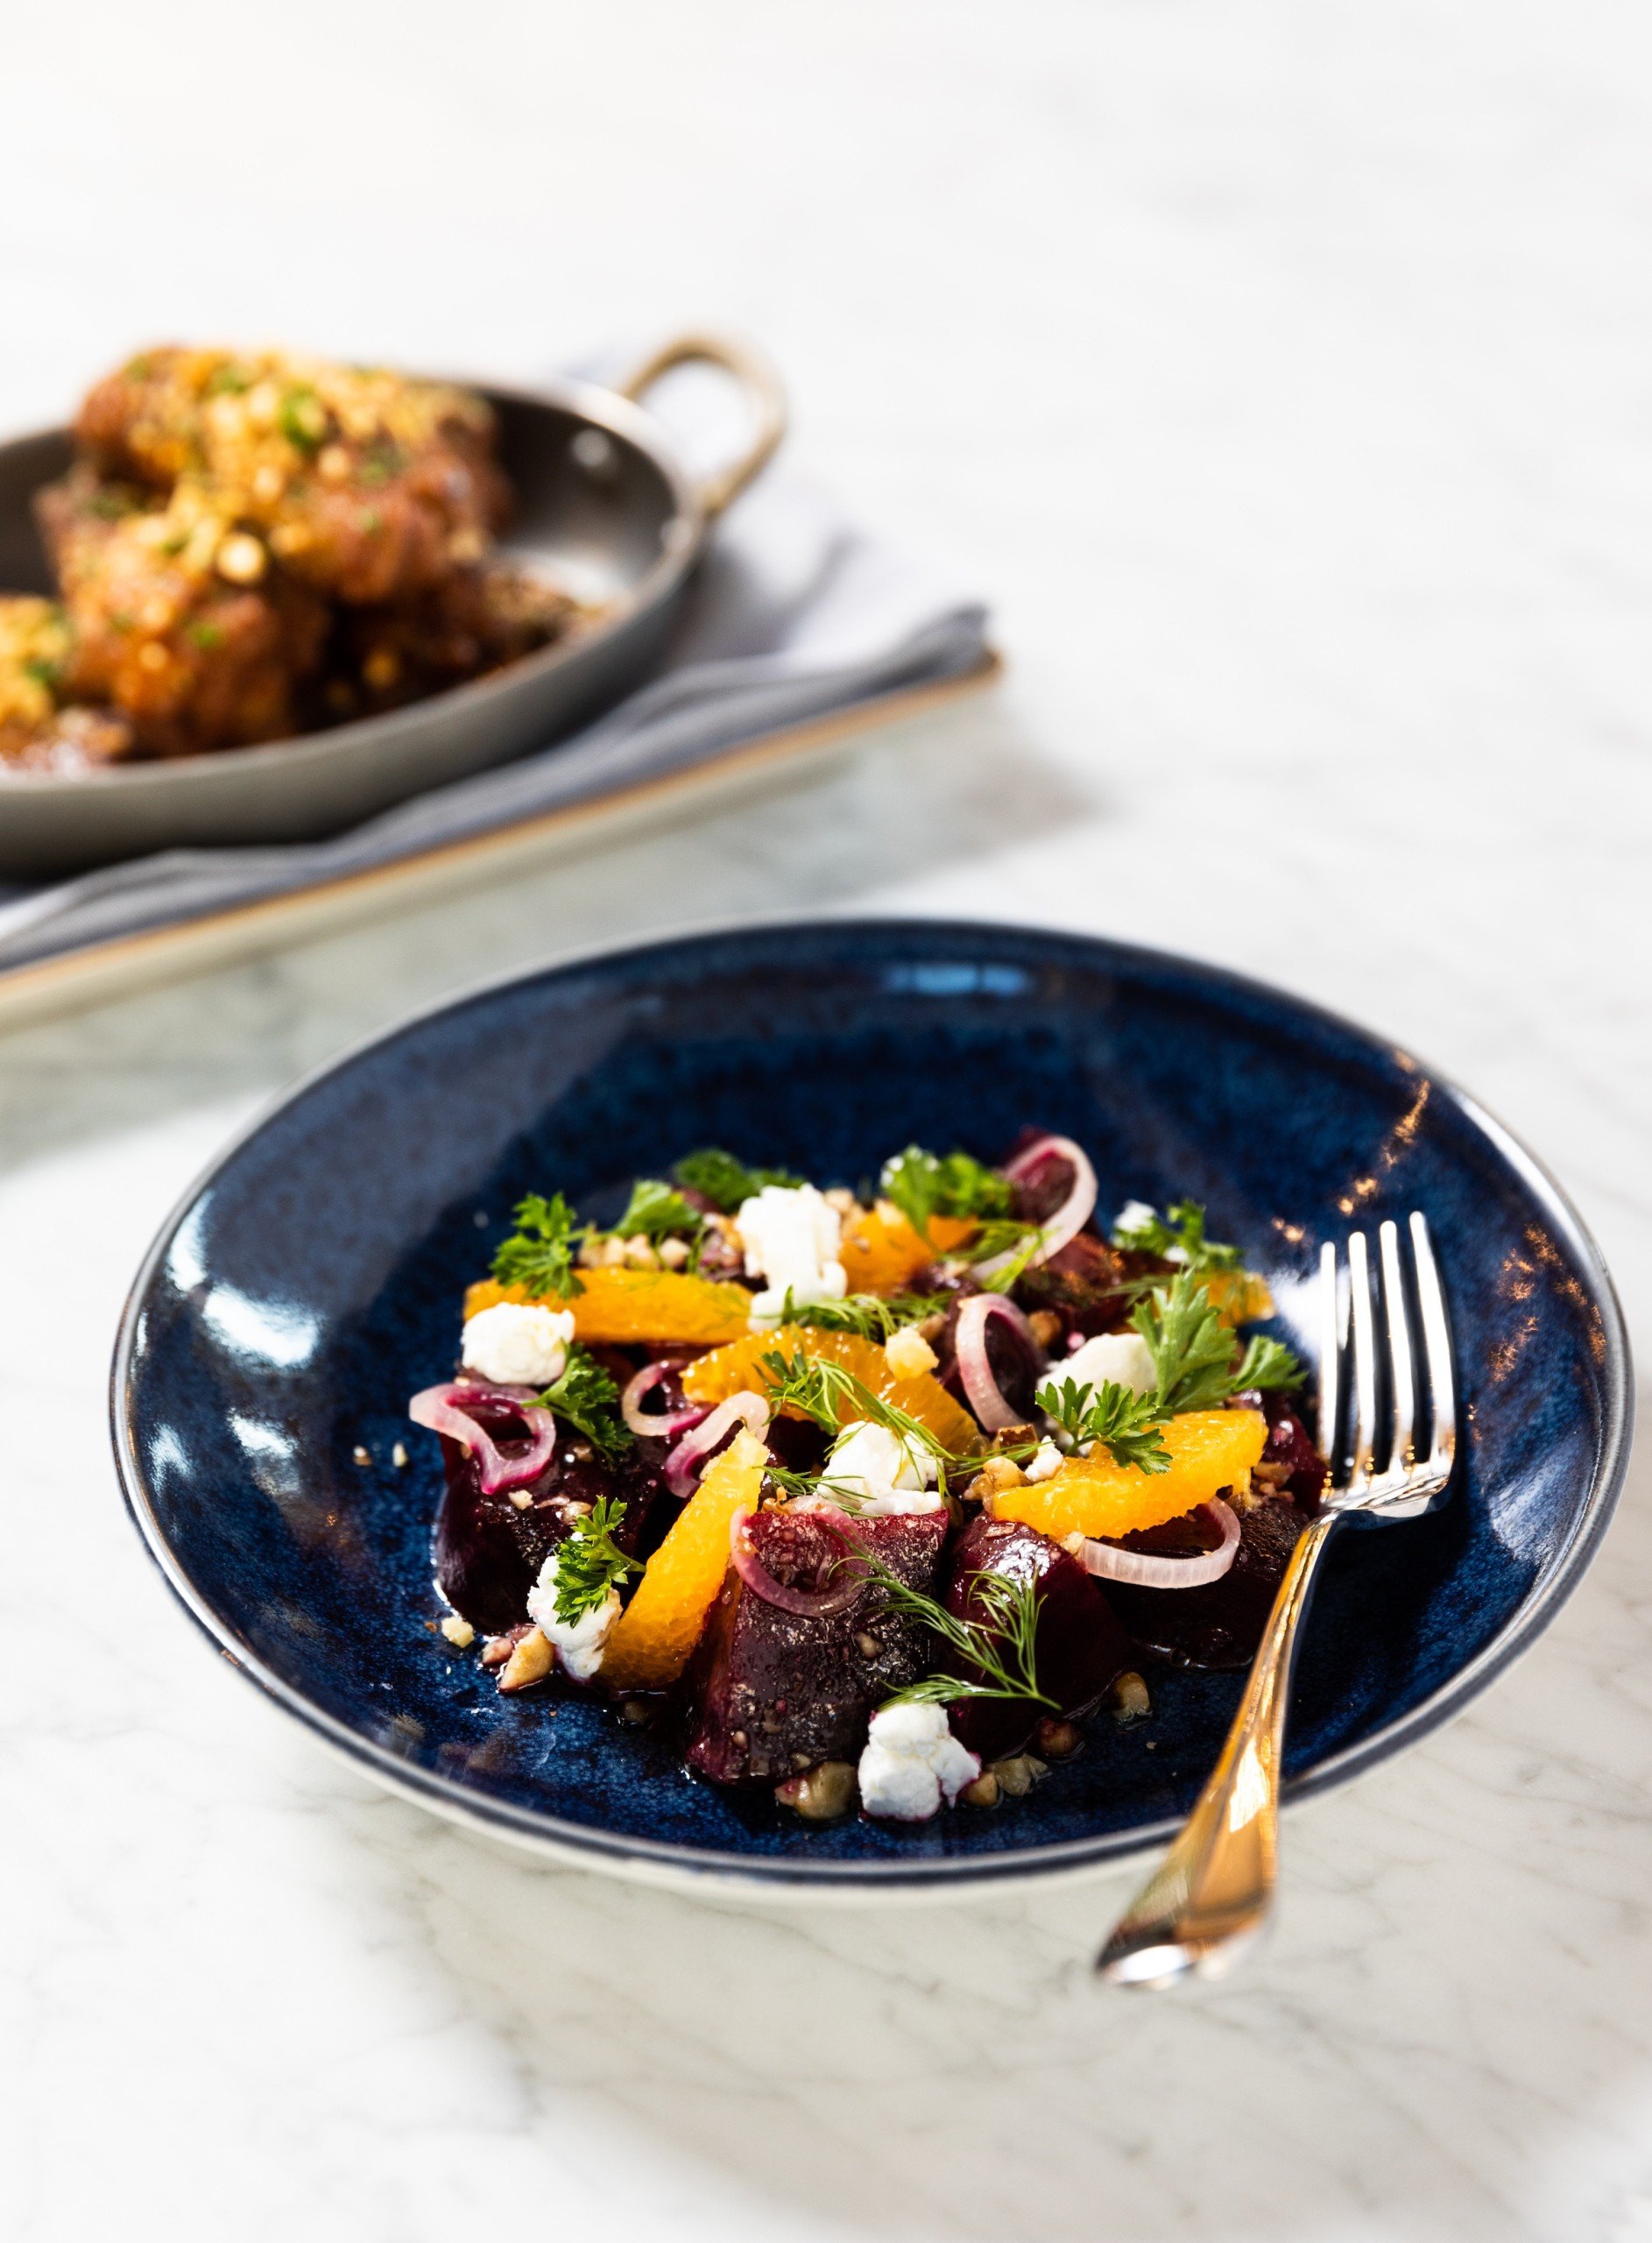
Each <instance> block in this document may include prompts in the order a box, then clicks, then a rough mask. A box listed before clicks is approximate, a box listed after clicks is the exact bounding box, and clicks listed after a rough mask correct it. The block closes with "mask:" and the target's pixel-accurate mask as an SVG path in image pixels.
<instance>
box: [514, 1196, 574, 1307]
mask: <svg viewBox="0 0 1652 2243" xmlns="http://www.w3.org/2000/svg"><path fill="white" fill-rule="evenodd" d="M515 1220H516V1230H515V1233H514V1235H512V1237H510V1238H507V1239H506V1240H505V1242H504V1244H503V1245H502V1246H501V1247H500V1248H499V1250H498V1253H497V1254H496V1255H495V1256H494V1257H493V1274H494V1276H495V1277H497V1278H498V1281H499V1283H500V1284H502V1285H521V1286H522V1287H524V1288H525V1290H526V1291H528V1292H530V1293H535V1294H540V1293H554V1294H555V1295H556V1296H557V1298H559V1299H561V1300H569V1299H571V1298H573V1296H574V1295H575V1293H582V1292H583V1291H584V1290H585V1286H584V1283H583V1281H582V1278H581V1277H579V1275H578V1273H577V1272H576V1271H575V1268H574V1255H575V1251H576V1249H577V1247H578V1243H579V1242H580V1240H581V1239H582V1238H584V1237H586V1236H587V1235H589V1225H581V1224H579V1223H577V1222H576V1221H575V1215H574V1211H573V1209H572V1208H571V1207H570V1206H568V1202H567V1200H566V1199H563V1197H562V1195H561V1192H558V1193H557V1194H556V1196H555V1198H554V1199H541V1198H540V1194H539V1193H538V1192H529V1193H528V1195H527V1197H526V1199H523V1200H521V1201H519V1203H518V1206H517V1210H516V1218H515Z"/></svg>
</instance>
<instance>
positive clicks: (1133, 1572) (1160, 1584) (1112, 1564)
mask: <svg viewBox="0 0 1652 2243" xmlns="http://www.w3.org/2000/svg"><path fill="white" fill-rule="evenodd" d="M1196 1508H1197V1510H1199V1511H1203V1512H1204V1514H1205V1516H1206V1517H1207V1518H1209V1519H1210V1521H1211V1525H1213V1526H1216V1527H1218V1528H1219V1529H1220V1531H1221V1536H1222V1539H1221V1540H1220V1541H1219V1542H1218V1544H1217V1546H1216V1547H1215V1548H1214V1549H1213V1550H1201V1551H1200V1552H1199V1553H1198V1554H1197V1557H1192V1558H1166V1557H1161V1556H1158V1555H1156V1554H1154V1553H1151V1552H1149V1551H1147V1550H1119V1549H1116V1548H1115V1547H1114V1546H1113V1545H1112V1543H1111V1542H1091V1541H1087V1542H1086V1543H1085V1544H1084V1548H1083V1550H1082V1551H1081V1552H1080V1553H1079V1557H1080V1560H1081V1561H1082V1563H1083V1565H1084V1571H1085V1572H1086V1573H1087V1574H1098V1575H1099V1577H1100V1578H1101V1579H1102V1580H1103V1581H1128V1582H1129V1583H1130V1584H1131V1585H1132V1586H1133V1588H1203V1587H1204V1584H1205V1582H1206V1581H1220V1580H1221V1578H1222V1576H1223V1574H1225V1573H1226V1572H1227V1571H1228V1569H1229V1567H1231V1566H1232V1563H1233V1560H1234V1559H1235V1558H1236V1557H1237V1556H1238V1554H1239V1520H1238V1519H1237V1518H1235V1516H1234V1514H1233V1511H1232V1508H1231V1506H1230V1505H1228V1504H1225V1503H1224V1502H1223V1501H1222V1499H1221V1497H1219V1496H1213V1497H1211V1500H1210V1502H1209V1503H1208V1504H1198V1505H1197V1506H1196Z"/></svg>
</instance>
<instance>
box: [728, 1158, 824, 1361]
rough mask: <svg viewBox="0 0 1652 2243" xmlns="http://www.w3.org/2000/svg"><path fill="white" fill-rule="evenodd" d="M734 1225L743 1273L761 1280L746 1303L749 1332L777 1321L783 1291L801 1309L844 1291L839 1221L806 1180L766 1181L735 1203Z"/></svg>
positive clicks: (781, 1312)
mask: <svg viewBox="0 0 1652 2243" xmlns="http://www.w3.org/2000/svg"><path fill="white" fill-rule="evenodd" d="M734 1225H735V1228H736V1230H737V1231H738V1233H739V1238H740V1244H741V1246H742V1248H743V1249H745V1274H746V1276H747V1277H763V1278H766V1280H767V1284H766V1287H765V1290H764V1291H762V1292H760V1293H758V1294H757V1295H756V1296H755V1297H754V1298H753V1299H752V1312H751V1313H752V1328H753V1329H754V1330H756V1331H765V1330H772V1329H773V1327H774V1326H775V1325H777V1324H778V1323H780V1320H781V1318H782V1316H783V1315H784V1313H785V1310H786V1296H787V1293H790V1295H791V1297H792V1299H793V1301H794V1303H795V1305H797V1306H798V1307H799V1308H805V1307H807V1306H808V1305H809V1303H810V1302H812V1301H817V1300H842V1298H843V1297H844V1294H845V1293H846V1292H847V1291H848V1290H849V1280H848V1278H847V1277H845V1276H844V1265H843V1263H841V1262H840V1261H839V1260H838V1258H837V1256H838V1249H839V1246H840V1244H841V1242H842V1235H843V1219H842V1217H841V1216H840V1215H839V1214H838V1212H837V1208H836V1207H834V1206H830V1205H829V1204H828V1202H827V1200H826V1199H825V1198H824V1197H823V1196H822V1193H820V1192H817V1191H816V1190H815V1186H814V1185H812V1184H800V1185H796V1186H795V1187H789V1186H787V1185H781V1184H766V1185H764V1187H763V1189H762V1190H761V1191H760V1192H757V1193H756V1194H755V1195H754V1196H753V1197H752V1199H745V1200H743V1201H742V1202H741V1206H740V1212H739V1213H738V1215H736V1217H735V1218H734Z"/></svg>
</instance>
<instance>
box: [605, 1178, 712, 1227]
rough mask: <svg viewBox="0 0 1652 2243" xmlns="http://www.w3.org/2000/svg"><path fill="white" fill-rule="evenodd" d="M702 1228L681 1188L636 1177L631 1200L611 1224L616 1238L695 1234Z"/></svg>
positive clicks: (699, 1218)
mask: <svg viewBox="0 0 1652 2243" xmlns="http://www.w3.org/2000/svg"><path fill="white" fill-rule="evenodd" d="M704 1228H705V1221H704V1219H703V1217H702V1216H701V1215H698V1214H696V1213H695V1210H694V1209H693V1208H692V1207H691V1206H689V1205H688V1201H687V1200H686V1199H684V1198H683V1196H682V1194H681V1192H674V1191H673V1189H672V1187H671V1186H670V1185H668V1184H661V1183H659V1182H658V1181H657V1180H656V1179H655V1178H653V1177H647V1176H642V1177H639V1178H638V1179H637V1181H636V1183H634V1184H633V1185H632V1187H631V1203H630V1205H629V1206H627V1207H626V1209H625V1213H624V1214H623V1215H621V1217H620V1218H619V1221H618V1222H617V1223H616V1224H615V1225H614V1235H615V1237H616V1238H670V1237H673V1236H683V1237H688V1238H698V1236H699V1235H700V1233H701V1232H702V1230H703V1229H704Z"/></svg>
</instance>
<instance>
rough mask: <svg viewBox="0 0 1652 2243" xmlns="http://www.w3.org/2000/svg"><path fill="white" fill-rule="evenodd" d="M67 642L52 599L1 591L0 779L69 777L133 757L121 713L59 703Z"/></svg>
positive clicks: (66, 628) (62, 620)
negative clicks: (24, 774)
mask: <svg viewBox="0 0 1652 2243" xmlns="http://www.w3.org/2000/svg"><path fill="white" fill-rule="evenodd" d="M72 643H73V634H72V633H71V632H70V629H69V623H68V618H67V615H66V614H65V613H64V612H63V609H62V607H61V606H60V605H59V603H58V602H57V601H56V600H52V599H37V598H33V597H32V596H23V595H18V596H17V597H4V596H0V776H4V775H5V774H6V773H9V772H14V771H43V772H50V773H53V774H54V775H58V776H67V775H70V774H73V773H78V772H82V771H88V770H90V769H93V768H95V766H97V765H99V764H102V763H111V762H115V761H118V760H119V759H120V758H121V757H123V756H125V755H130V754H131V751H132V746H133V740H132V731H131V725H128V724H126V723H125V722H124V719H122V718H119V717H116V716H114V715H112V714H111V713H110V712H109V711H107V710H102V709H63V708H60V707H59V705H58V690H59V688H60V683H61V681H62V678H63V674H64V671H65V669H66V668H67V663H68V659H69V655H70V651H71V647H72Z"/></svg>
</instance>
